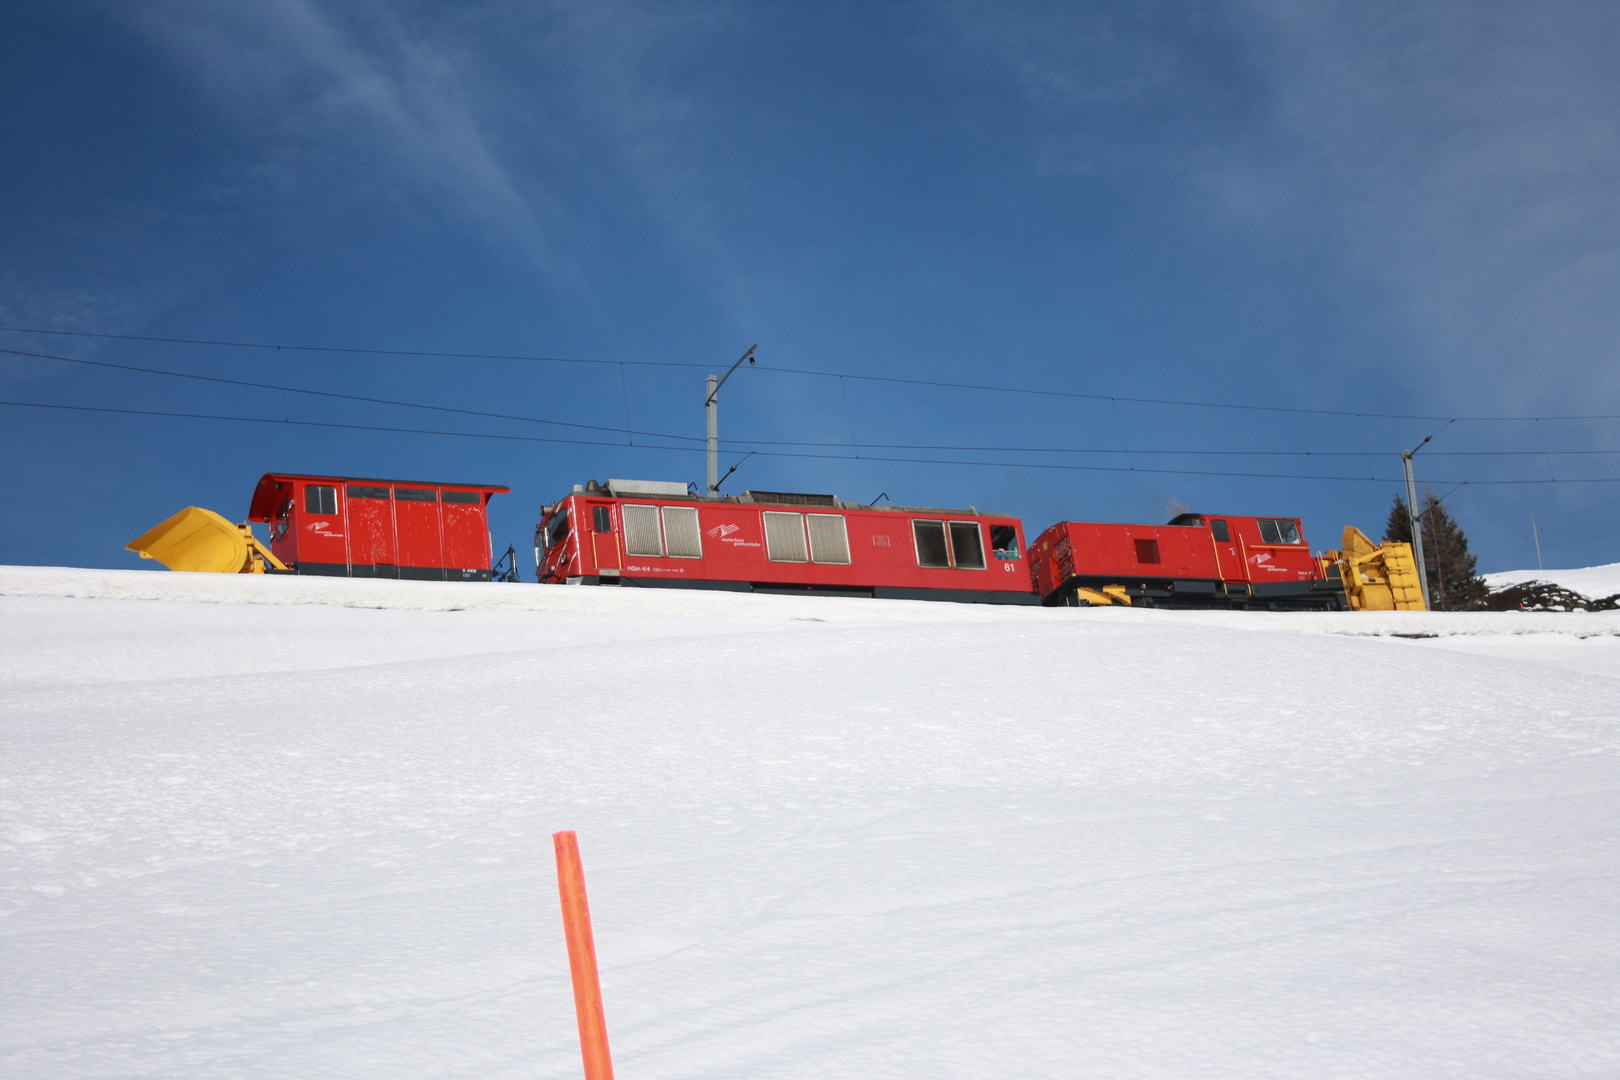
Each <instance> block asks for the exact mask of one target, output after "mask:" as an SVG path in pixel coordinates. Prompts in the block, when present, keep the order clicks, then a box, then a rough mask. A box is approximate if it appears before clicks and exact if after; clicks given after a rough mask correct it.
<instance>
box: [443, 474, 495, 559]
mask: <svg viewBox="0 0 1620 1080" xmlns="http://www.w3.org/2000/svg"><path fill="white" fill-rule="evenodd" d="M445 490H446V491H448V490H450V489H448V488H446V489H445ZM478 495H479V498H478V501H477V502H476V503H465V502H451V501H449V500H445V501H444V502H442V503H441V504H440V510H441V511H442V512H443V521H444V548H443V551H444V555H443V565H444V566H446V567H449V568H450V569H452V570H488V569H489V524H488V518H487V517H486V516H485V515H486V511H485V505H484V504H485V501H486V500H485V496H484V494H483V493H482V492H479V493H478ZM441 498H442V494H441Z"/></svg>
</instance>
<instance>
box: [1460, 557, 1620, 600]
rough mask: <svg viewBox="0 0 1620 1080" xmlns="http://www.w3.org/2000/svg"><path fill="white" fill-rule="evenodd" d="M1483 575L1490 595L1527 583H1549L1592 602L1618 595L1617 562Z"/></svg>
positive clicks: (1619, 584)
mask: <svg viewBox="0 0 1620 1080" xmlns="http://www.w3.org/2000/svg"><path fill="white" fill-rule="evenodd" d="M1482 576H1483V577H1484V579H1485V584H1487V585H1489V586H1490V587H1491V591H1492V592H1498V591H1500V590H1502V589H1506V588H1510V587H1511V586H1514V585H1523V584H1524V583H1525V582H1527V581H1548V582H1551V583H1552V584H1554V585H1561V586H1563V587H1564V588H1566V589H1568V590H1570V591H1571V592H1578V593H1580V594H1581V595H1582V596H1586V597H1590V598H1592V599H1594V600H1601V599H1604V598H1605V597H1609V596H1614V595H1616V594H1617V593H1620V563H1609V564H1607V565H1606V566H1587V567H1582V568H1581V569H1579V570H1503V571H1500V572H1498V573H1495V574H1484V575H1482Z"/></svg>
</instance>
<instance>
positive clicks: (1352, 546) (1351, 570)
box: [1326, 525, 1428, 611]
mask: <svg viewBox="0 0 1620 1080" xmlns="http://www.w3.org/2000/svg"><path fill="white" fill-rule="evenodd" d="M1326 554H1327V556H1328V557H1329V558H1330V559H1334V560H1337V562H1338V564H1339V577H1340V579H1341V580H1342V581H1343V582H1344V598H1345V600H1346V601H1347V602H1348V603H1349V605H1350V610H1351V611H1425V610H1427V607H1428V605H1426V604H1425V603H1424V602H1423V589H1422V587H1421V586H1420V585H1419V584H1418V575H1417V564H1416V562H1414V561H1413V559H1412V545H1411V544H1401V543H1390V544H1374V543H1373V542H1372V541H1371V540H1369V539H1368V538H1367V534H1366V533H1364V532H1362V531H1361V530H1360V529H1358V528H1356V527H1355V526H1354V525H1346V526H1345V527H1344V550H1343V551H1329V552H1327V553H1326Z"/></svg>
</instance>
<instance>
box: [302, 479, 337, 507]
mask: <svg viewBox="0 0 1620 1080" xmlns="http://www.w3.org/2000/svg"><path fill="white" fill-rule="evenodd" d="M304 509H305V510H307V511H308V512H309V513H311V514H335V513H337V488H335V487H332V486H331V485H329V484H310V485H309V486H307V487H305V488H304Z"/></svg>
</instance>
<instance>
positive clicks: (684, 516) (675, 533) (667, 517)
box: [664, 506, 703, 559]
mask: <svg viewBox="0 0 1620 1080" xmlns="http://www.w3.org/2000/svg"><path fill="white" fill-rule="evenodd" d="M664 544H665V547H666V548H667V550H668V552H669V554H670V557H671V558H676V559H701V558H703V537H702V536H700V535H699V534H698V512H697V509H696V508H695V507H691V506H666V507H664Z"/></svg>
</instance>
